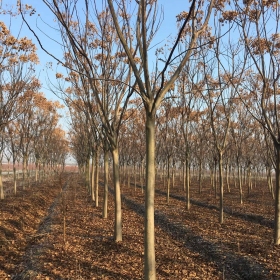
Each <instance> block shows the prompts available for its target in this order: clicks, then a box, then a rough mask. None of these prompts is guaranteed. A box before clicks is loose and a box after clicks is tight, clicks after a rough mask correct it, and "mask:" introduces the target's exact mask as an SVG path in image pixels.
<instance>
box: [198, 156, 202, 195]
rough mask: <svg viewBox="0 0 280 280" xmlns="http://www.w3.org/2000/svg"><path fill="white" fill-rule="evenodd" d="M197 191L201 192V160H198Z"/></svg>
mask: <svg viewBox="0 0 280 280" xmlns="http://www.w3.org/2000/svg"><path fill="white" fill-rule="evenodd" d="M198 192H199V194H201V192H202V162H201V160H200V161H199V170H198Z"/></svg>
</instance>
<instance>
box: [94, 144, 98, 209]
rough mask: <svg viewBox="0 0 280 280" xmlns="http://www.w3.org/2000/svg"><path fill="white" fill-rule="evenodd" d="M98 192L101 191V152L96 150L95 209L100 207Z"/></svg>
mask: <svg viewBox="0 0 280 280" xmlns="http://www.w3.org/2000/svg"><path fill="white" fill-rule="evenodd" d="M98 190H99V151H98V148H97V149H96V156H95V207H98V205H99V201H98Z"/></svg>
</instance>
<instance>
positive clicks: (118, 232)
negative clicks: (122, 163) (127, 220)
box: [112, 147, 122, 242]
mask: <svg viewBox="0 0 280 280" xmlns="http://www.w3.org/2000/svg"><path fill="white" fill-rule="evenodd" d="M112 156H113V174H114V190H115V241H116V242H119V241H122V207H121V187H120V169H119V150H118V147H116V148H115V149H113V150H112Z"/></svg>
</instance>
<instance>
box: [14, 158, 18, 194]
mask: <svg viewBox="0 0 280 280" xmlns="http://www.w3.org/2000/svg"><path fill="white" fill-rule="evenodd" d="M13 173H14V194H16V193H17V170H16V164H15V162H14V163H13Z"/></svg>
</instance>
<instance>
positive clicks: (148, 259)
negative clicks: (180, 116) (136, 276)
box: [144, 112, 156, 280]
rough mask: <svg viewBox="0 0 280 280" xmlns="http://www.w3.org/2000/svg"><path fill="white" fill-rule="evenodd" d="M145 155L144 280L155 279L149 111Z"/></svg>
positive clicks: (152, 122)
mask: <svg viewBox="0 0 280 280" xmlns="http://www.w3.org/2000/svg"><path fill="white" fill-rule="evenodd" d="M146 157H147V162H146V191H145V237H144V244H145V246H144V247H145V249H144V259H145V261H144V275H145V280H155V279H156V261H155V232H154V198H155V117H154V116H153V115H152V113H149V112H147V113H146Z"/></svg>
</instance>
